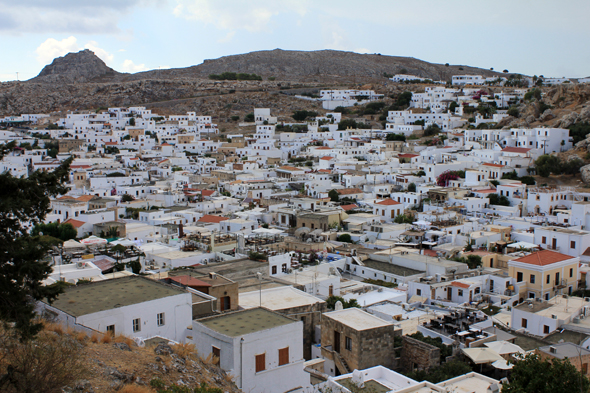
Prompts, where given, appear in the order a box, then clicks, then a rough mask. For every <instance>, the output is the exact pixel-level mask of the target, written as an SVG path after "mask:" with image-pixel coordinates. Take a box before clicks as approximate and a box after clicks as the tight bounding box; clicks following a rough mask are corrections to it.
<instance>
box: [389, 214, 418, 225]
mask: <svg viewBox="0 0 590 393" xmlns="http://www.w3.org/2000/svg"><path fill="white" fill-rule="evenodd" d="M413 221H414V220H413V219H412V217H411V216H406V215H405V214H398V215H397V216H395V218H394V219H393V222H395V223H396V224H411V223H412V222H413Z"/></svg>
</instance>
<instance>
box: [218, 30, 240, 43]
mask: <svg viewBox="0 0 590 393" xmlns="http://www.w3.org/2000/svg"><path fill="white" fill-rule="evenodd" d="M234 35H236V31H235V30H232V31H228V32H227V34H226V35H225V37H221V38H220V39H218V40H217V43H218V44H225V43H228V42H230V41H231V40H232V38H234Z"/></svg>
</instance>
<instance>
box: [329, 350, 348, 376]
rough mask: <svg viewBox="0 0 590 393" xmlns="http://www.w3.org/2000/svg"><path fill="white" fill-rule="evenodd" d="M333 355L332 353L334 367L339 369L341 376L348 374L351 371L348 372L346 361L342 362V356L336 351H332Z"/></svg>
mask: <svg viewBox="0 0 590 393" xmlns="http://www.w3.org/2000/svg"><path fill="white" fill-rule="evenodd" d="M333 353H334V363H336V367H338V368H339V369H340V373H341V374H350V373H351V372H352V371H351V370H350V367H349V366H348V363H347V362H346V360H344V358H343V357H342V355H340V354H339V353H338V352H336V351H334V352H333Z"/></svg>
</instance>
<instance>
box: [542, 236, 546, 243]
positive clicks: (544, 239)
mask: <svg viewBox="0 0 590 393" xmlns="http://www.w3.org/2000/svg"><path fill="white" fill-rule="evenodd" d="M541 243H543V244H546V243H547V237H545V236H543V237H542V238H541Z"/></svg>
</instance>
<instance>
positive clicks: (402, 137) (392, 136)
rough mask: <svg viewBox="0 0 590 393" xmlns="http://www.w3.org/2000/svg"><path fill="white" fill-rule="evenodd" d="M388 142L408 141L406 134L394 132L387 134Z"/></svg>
mask: <svg viewBox="0 0 590 393" xmlns="http://www.w3.org/2000/svg"><path fill="white" fill-rule="evenodd" d="M385 140H386V141H402V142H405V141H406V136H405V135H404V134H394V133H393V132H391V133H389V134H387V136H386V137H385Z"/></svg>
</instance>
